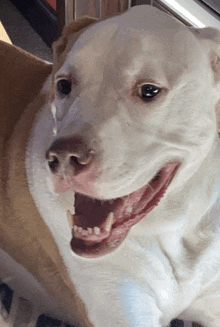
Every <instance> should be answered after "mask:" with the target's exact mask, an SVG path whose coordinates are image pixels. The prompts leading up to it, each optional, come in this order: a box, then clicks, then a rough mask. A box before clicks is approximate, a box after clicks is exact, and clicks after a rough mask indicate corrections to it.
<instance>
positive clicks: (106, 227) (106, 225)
mask: <svg viewBox="0 0 220 327" xmlns="http://www.w3.org/2000/svg"><path fill="white" fill-rule="evenodd" d="M113 220H114V213H113V212H109V214H108V216H107V218H106V220H105V222H104V224H103V225H102V228H104V230H105V231H106V232H109V231H110V230H111V228H112V224H113Z"/></svg>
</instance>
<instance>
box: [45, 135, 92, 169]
mask: <svg viewBox="0 0 220 327" xmlns="http://www.w3.org/2000/svg"><path fill="white" fill-rule="evenodd" d="M93 157H94V151H93V150H91V149H89V147H88V146H87V145H86V142H85V141H84V140H83V139H82V138H80V137H72V138H61V139H58V140H56V141H55V142H54V143H53V144H52V145H51V147H50V148H49V149H48V150H47V152H46V159H47V161H48V166H49V168H50V170H51V172H52V173H54V174H56V173H58V172H59V171H64V169H65V171H66V172H67V174H68V170H69V172H71V174H74V175H76V174H78V173H79V172H81V171H82V170H84V169H85V168H86V167H87V166H88V165H89V164H90V163H91V161H92V160H93Z"/></svg>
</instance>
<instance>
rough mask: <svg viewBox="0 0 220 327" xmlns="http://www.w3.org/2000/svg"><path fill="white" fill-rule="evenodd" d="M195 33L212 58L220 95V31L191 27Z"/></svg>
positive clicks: (219, 125)
mask: <svg viewBox="0 0 220 327" xmlns="http://www.w3.org/2000/svg"><path fill="white" fill-rule="evenodd" d="M191 31H192V32H193V33H194V35H195V36H196V37H197V38H198V39H199V40H200V42H201V43H202V44H203V46H204V48H205V50H206V51H207V52H208V55H209V58H210V65H211V68H212V71H213V75H214V81H215V85H216V86H217V90H218V91H219V95H220V31H219V30H218V29H215V28H211V27H205V28H201V29H195V28H191ZM216 118H217V130H218V132H219V133H220V100H219V101H218V102H217V104H216Z"/></svg>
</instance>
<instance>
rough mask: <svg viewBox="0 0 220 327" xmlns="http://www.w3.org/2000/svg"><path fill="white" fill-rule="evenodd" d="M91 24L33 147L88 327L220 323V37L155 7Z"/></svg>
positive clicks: (38, 200)
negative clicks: (219, 123)
mask: <svg viewBox="0 0 220 327" xmlns="http://www.w3.org/2000/svg"><path fill="white" fill-rule="evenodd" d="M83 22H85V21H83V20H81V23H79V22H78V23H77V22H76V23H75V24H74V25H73V26H72V27H71V26H69V27H68V28H67V29H66V30H65V31H64V33H63V37H62V38H61V39H60V40H59V41H58V42H57V43H56V45H55V60H56V61H55V65H54V67H55V68H54V71H53V74H52V76H51V77H50V78H49V80H48V81H47V83H46V84H45V86H44V89H43V90H42V96H43V97H45V101H44V105H43V107H42V108H41V110H40V111H39V114H38V116H37V118H36V121H35V122H34V124H33V128H32V132H31V136H30V138H29V143H28V149H27V157H26V167H27V175H28V183H29V187H30V191H31V194H32V196H33V199H34V201H35V204H36V206H37V208H38V210H39V212H40V214H41V216H42V218H43V220H44V222H45V224H46V225H47V226H48V227H49V229H50V231H51V233H52V235H53V238H54V240H55V242H56V244H57V246H58V249H59V252H60V254H61V256H62V258H63V261H64V264H65V266H66V267H67V271H68V273H69V276H70V279H71V282H72V283H73V284H74V285H75V287H76V290H77V293H78V295H79V297H80V298H81V300H82V301H83V303H84V304H85V308H86V310H87V313H88V319H89V321H90V326H94V327H128V326H132V327H157V326H158V327H159V326H167V325H168V324H169V323H170V321H171V320H172V319H174V318H176V317H179V318H180V319H187V320H193V321H196V322H198V323H200V324H202V325H203V326H209V327H217V326H218V327H219V326H220V305H219V303H220V217H219V213H220V208H219V197H220V175H219V167H220V147H219V139H218V129H217V118H216V117H217V114H218V112H217V110H218V101H219V98H220V93H219V92H220V58H219V55H220V52H219V47H220V33H219V32H218V31H216V30H214V29H211V28H206V29H201V30H194V29H189V28H187V27H186V26H184V25H183V24H181V23H180V22H178V21H177V20H175V19H174V18H172V17H170V16H168V15H167V14H165V13H163V12H161V11H159V10H158V9H155V8H153V7H151V6H137V7H133V8H132V9H131V10H129V11H127V12H126V13H123V14H121V15H118V16H116V17H112V18H109V19H105V20H102V21H98V22H95V23H94V24H90V23H92V21H89V22H88V23H87V24H88V26H85V25H86V24H85V23H83ZM77 24H78V25H77ZM80 24H81V25H82V26H81V25H80ZM81 27H83V29H82V30H81V29H80V28H81ZM85 27H86V28H85ZM74 32H77V33H74ZM67 217H68V219H67ZM68 221H69V223H70V227H69V224H68Z"/></svg>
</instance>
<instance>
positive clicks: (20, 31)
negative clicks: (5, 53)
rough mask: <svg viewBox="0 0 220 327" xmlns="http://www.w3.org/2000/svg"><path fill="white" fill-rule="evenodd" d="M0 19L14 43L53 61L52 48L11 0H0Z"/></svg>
mask: <svg viewBox="0 0 220 327" xmlns="http://www.w3.org/2000/svg"><path fill="white" fill-rule="evenodd" d="M21 1H22V0H21ZM0 20H1V22H2V24H3V25H4V28H5V29H6V32H7V33H8V35H9V37H10V39H11V41H12V43H13V44H15V45H17V46H19V47H21V48H22V49H24V50H26V51H28V52H30V53H32V54H34V55H36V56H38V57H40V58H42V59H44V60H47V61H50V62H51V61H52V59H53V55H52V49H51V48H49V47H48V46H47V45H46V43H45V42H44V41H43V40H42V39H41V37H40V36H39V35H38V34H37V33H36V32H35V30H34V29H33V28H32V27H31V26H30V24H29V23H28V22H27V20H26V19H25V18H24V17H23V16H22V15H21V14H20V12H19V11H18V10H17V8H16V7H15V6H14V5H13V4H12V3H11V2H10V1H9V0H0Z"/></svg>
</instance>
